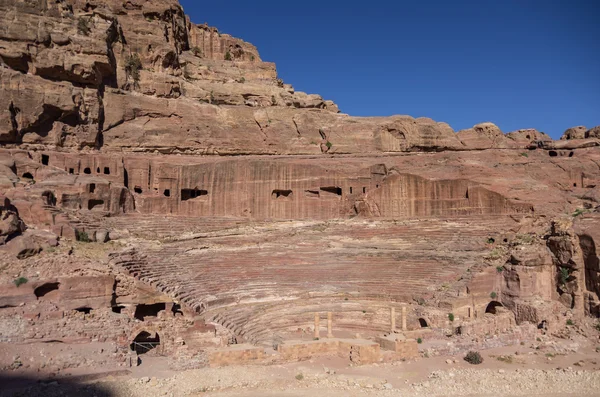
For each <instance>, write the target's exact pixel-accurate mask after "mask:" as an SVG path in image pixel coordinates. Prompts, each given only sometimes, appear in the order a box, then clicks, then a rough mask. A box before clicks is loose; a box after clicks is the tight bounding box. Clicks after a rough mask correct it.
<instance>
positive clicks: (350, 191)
mask: <svg viewBox="0 0 600 397" xmlns="http://www.w3.org/2000/svg"><path fill="white" fill-rule="evenodd" d="M350 194H352V186H350Z"/></svg>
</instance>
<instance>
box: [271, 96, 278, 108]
mask: <svg viewBox="0 0 600 397" xmlns="http://www.w3.org/2000/svg"><path fill="white" fill-rule="evenodd" d="M271 105H273V106H275V105H277V99H275V95H271Z"/></svg>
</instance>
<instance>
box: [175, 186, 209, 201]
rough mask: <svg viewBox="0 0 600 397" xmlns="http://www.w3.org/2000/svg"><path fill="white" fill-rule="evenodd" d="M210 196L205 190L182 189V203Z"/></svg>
mask: <svg viewBox="0 0 600 397" xmlns="http://www.w3.org/2000/svg"><path fill="white" fill-rule="evenodd" d="M206 195H208V190H203V189H181V201H186V200H191V199H195V198H197V197H202V196H206Z"/></svg>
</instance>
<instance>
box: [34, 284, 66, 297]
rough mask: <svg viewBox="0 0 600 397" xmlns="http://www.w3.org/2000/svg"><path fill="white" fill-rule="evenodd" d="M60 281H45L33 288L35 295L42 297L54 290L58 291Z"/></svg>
mask: <svg viewBox="0 0 600 397" xmlns="http://www.w3.org/2000/svg"><path fill="white" fill-rule="evenodd" d="M59 287H60V283H44V284H42V285H40V286H39V287H37V288H36V289H34V290H33V293H34V294H35V297H36V298H38V299H40V298H43V297H45V296H46V295H48V294H49V293H51V292H52V291H58V288H59Z"/></svg>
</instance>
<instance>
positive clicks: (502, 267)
mask: <svg viewBox="0 0 600 397" xmlns="http://www.w3.org/2000/svg"><path fill="white" fill-rule="evenodd" d="M496 271H497V272H498V273H502V272H503V271H504V266H496Z"/></svg>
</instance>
